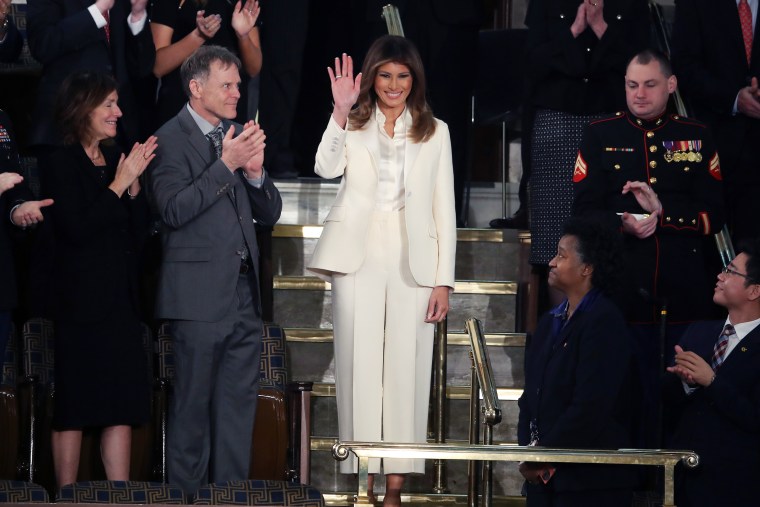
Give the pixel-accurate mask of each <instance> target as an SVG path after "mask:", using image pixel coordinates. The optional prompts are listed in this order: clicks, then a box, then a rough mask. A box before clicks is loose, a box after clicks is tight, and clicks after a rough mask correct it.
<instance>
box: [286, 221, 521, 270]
mask: <svg viewBox="0 0 760 507" xmlns="http://www.w3.org/2000/svg"><path fill="white" fill-rule="evenodd" d="M321 232H322V228H321V226H304V225H298V226H293V225H283V226H280V225H278V226H277V227H275V230H274V233H273V239H272V264H273V271H274V274H275V275H284V276H302V275H307V274H309V273H308V272H307V271H306V270H305V268H304V266H305V264H306V263H308V260H309V259H310V258H311V256H312V254H313V252H314V247H315V246H316V243H317V239H318V238H319V235H320V234H321ZM528 248H529V237H528V236H527V235H526V234H524V233H523V234H519V233H517V232H516V231H505V230H494V229H459V230H458V243H457V256H456V278H457V279H459V280H517V279H519V268H520V263H521V262H524V259H525V258H526V256H527V250H528Z"/></svg>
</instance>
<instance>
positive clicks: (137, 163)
mask: <svg viewBox="0 0 760 507" xmlns="http://www.w3.org/2000/svg"><path fill="white" fill-rule="evenodd" d="M157 147H158V143H157V138H156V136H150V137H149V138H148V139H147V140H146V141H145V142H144V143H143V144H140V143H135V144H134V146H132V150H131V151H130V152H129V155H126V156H125V155H124V154H123V153H122V154H121V158H119V165H118V166H116V176H114V179H113V182H111V184H110V185H109V186H108V188H110V189H111V190H113V191H114V192H115V193H116V195H118V196H119V197H121V196H122V195H123V194H124V192H126V191H127V189H130V193H131V194H132V195H133V196H135V195H137V194H136V192H135V191H139V182H138V180H137V179H138V178H139V177H140V175H141V174H142V173H143V172H144V171H145V169H146V168H147V167H148V164H150V162H151V161H152V160H153V159H154V158H155V157H156V154H155V153H153V152H154V151H156V148H157Z"/></svg>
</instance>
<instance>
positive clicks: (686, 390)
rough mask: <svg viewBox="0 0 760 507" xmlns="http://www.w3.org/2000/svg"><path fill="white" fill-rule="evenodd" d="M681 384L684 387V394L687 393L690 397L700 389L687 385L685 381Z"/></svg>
mask: <svg viewBox="0 0 760 507" xmlns="http://www.w3.org/2000/svg"><path fill="white" fill-rule="evenodd" d="M681 384H682V385H683V391H684V392H685V393H686V394H687V395H689V394H691V393H693V392H695V391H696V390H697V389H699V387H691V386H690V385H689V384H687V383H686V382H684V381H683V380H682V381H681Z"/></svg>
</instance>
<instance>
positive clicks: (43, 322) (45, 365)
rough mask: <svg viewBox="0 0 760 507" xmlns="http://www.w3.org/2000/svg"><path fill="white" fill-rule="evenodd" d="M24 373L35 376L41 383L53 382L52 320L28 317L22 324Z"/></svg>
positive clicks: (53, 348) (53, 344)
mask: <svg viewBox="0 0 760 507" xmlns="http://www.w3.org/2000/svg"><path fill="white" fill-rule="evenodd" d="M23 334H24V349H23V350H24V352H23V356H24V357H23V362H24V374H25V375H27V376H32V375H33V376H37V377H38V379H39V382H40V383H41V384H42V385H48V384H51V383H53V380H54V378H53V375H54V371H55V368H54V365H55V360H54V352H55V342H54V341H53V340H54V335H53V322H52V321H50V320H48V319H40V318H34V319H29V320H28V321H26V323H25V324H24V332H23Z"/></svg>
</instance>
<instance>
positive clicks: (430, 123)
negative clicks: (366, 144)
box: [349, 35, 435, 143]
mask: <svg viewBox="0 0 760 507" xmlns="http://www.w3.org/2000/svg"><path fill="white" fill-rule="evenodd" d="M390 62H393V63H398V64H401V65H406V66H407V67H409V72H411V74H412V90H411V91H410V92H409V97H408V98H407V99H406V106H407V107H408V108H409V111H410V112H411V114H412V128H411V129H409V136H410V137H411V138H412V140H413V141H414V142H417V143H419V142H423V141H427V140H428V139H430V137H431V136H432V135H433V134H434V133H435V118H433V112H432V111H431V110H430V106H428V103H427V101H426V100H425V68H424V67H423V65H422V58H421V57H420V53H419V51H417V48H416V47H415V46H414V44H413V43H412V41H410V40H409V39H405V38H404V37H399V36H397V35H383V36H382V37H380V38H379V39H377V40H376V41H375V42H373V43H372V46H370V48H369V51H367V56H366V57H365V58H364V65H363V66H362V85H361V89H360V90H359V99H358V100H357V101H356V104H357V107H356V108H354V109H353V110H352V111H351V114H350V115H349V128H350V129H351V130H356V129H360V128H362V127H363V126H364V125H366V124H367V122H368V121H369V119H370V116H371V115H372V112H373V111H374V109H375V104H376V102H377V94H376V93H375V77H376V76H377V71H378V69H379V68H380V67H382V66H383V65H385V64H386V63H390Z"/></svg>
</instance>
